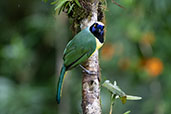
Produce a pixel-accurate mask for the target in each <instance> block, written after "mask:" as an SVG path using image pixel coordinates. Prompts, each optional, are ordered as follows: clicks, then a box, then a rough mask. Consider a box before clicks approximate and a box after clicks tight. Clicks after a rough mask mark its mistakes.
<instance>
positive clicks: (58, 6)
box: [55, 0, 68, 10]
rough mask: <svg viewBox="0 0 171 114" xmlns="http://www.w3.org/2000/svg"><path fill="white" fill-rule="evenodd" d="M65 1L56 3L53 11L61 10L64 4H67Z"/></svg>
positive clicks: (61, 0) (60, 0)
mask: <svg viewBox="0 0 171 114" xmlns="http://www.w3.org/2000/svg"><path fill="white" fill-rule="evenodd" d="M67 1H68V0H59V1H58V3H57V6H56V8H55V10H57V9H59V8H61V7H62V6H63V5H64V4H65V2H67Z"/></svg>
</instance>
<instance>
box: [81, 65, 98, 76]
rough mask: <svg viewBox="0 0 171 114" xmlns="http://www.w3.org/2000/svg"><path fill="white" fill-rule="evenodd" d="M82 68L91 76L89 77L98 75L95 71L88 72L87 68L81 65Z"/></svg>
mask: <svg viewBox="0 0 171 114" xmlns="http://www.w3.org/2000/svg"><path fill="white" fill-rule="evenodd" d="M80 67H81V68H82V69H83V72H85V73H87V74H89V75H96V74H97V73H96V72H94V71H89V70H87V69H86V68H85V67H83V66H82V65H80Z"/></svg>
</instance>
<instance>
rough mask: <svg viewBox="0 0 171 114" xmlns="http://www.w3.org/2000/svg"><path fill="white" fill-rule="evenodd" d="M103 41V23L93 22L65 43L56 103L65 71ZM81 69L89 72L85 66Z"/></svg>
mask: <svg viewBox="0 0 171 114" xmlns="http://www.w3.org/2000/svg"><path fill="white" fill-rule="evenodd" d="M103 43H104V24H103V23H101V22H95V23H93V24H92V25H91V26H88V27H87V28H85V29H84V30H82V31H80V32H79V33H78V34H76V35H75V36H74V38H73V39H72V40H71V41H70V42H69V43H68V44H67V46H66V48H65V50H64V54H63V61H64V62H63V66H62V68H61V72H60V77H59V80H58V84H57V94H56V100H57V103H58V104H59V103H60V98H61V96H62V87H63V82H64V79H65V75H66V72H67V71H68V70H71V69H73V68H75V67H76V66H78V65H80V66H81V63H83V62H85V61H86V60H87V59H88V58H89V57H90V56H91V55H93V53H94V52H95V51H96V50H98V49H99V48H101V47H102V45H103ZM81 68H83V70H84V71H85V72H86V73H88V74H90V73H91V71H88V70H87V69H86V68H84V67H83V66H81Z"/></svg>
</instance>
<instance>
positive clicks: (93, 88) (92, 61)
mask: <svg viewBox="0 0 171 114" xmlns="http://www.w3.org/2000/svg"><path fill="white" fill-rule="evenodd" d="M98 3H99V1H98V0H91V4H90V5H91V7H89V8H91V17H90V18H85V19H83V20H82V21H81V29H84V28H85V27H87V26H89V25H92V24H93V23H94V22H95V21H97V15H98V14H97V13H98V12H97V9H98ZM84 67H85V68H86V69H87V70H89V71H93V72H96V75H88V74H87V73H83V80H82V110H83V114H101V104H100V80H99V75H100V70H99V60H98V51H96V52H95V53H94V54H93V55H92V56H91V57H90V58H89V59H88V60H87V62H85V63H84Z"/></svg>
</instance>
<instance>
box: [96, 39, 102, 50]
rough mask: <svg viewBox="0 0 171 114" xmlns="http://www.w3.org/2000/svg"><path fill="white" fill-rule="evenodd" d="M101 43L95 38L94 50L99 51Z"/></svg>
mask: <svg viewBox="0 0 171 114" xmlns="http://www.w3.org/2000/svg"><path fill="white" fill-rule="evenodd" d="M102 45H103V43H101V42H100V41H99V40H98V39H97V38H96V50H98V49H100V48H101V47H102Z"/></svg>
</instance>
